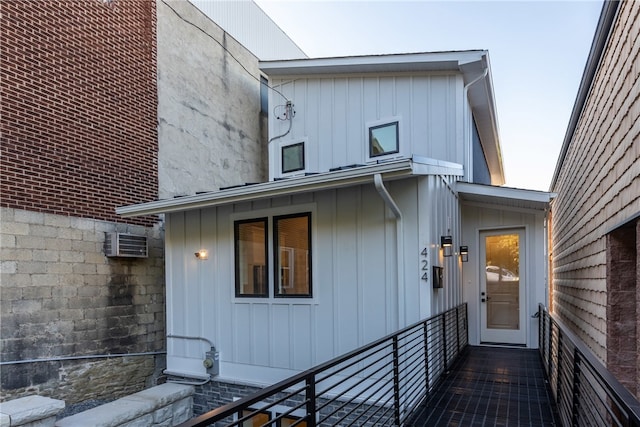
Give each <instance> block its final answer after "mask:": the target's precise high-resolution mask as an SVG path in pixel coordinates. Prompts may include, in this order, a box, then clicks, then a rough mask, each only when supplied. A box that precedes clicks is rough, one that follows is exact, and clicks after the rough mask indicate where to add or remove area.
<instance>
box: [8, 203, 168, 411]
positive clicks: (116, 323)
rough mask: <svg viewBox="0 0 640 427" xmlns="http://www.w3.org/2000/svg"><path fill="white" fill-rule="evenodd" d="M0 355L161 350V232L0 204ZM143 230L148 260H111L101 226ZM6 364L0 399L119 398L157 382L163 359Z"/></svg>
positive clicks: (10, 357)
mask: <svg viewBox="0 0 640 427" xmlns="http://www.w3.org/2000/svg"><path fill="white" fill-rule="evenodd" d="M0 215H1V217H2V222H1V224H0V232H1V234H0V243H1V247H0V271H1V272H2V275H1V277H0V279H1V280H2V288H1V289H0V313H1V314H0V316H1V317H0V360H2V362H5V363H6V362H14V361H22V362H24V361H28V360H33V359H51V358H54V359H55V358H59V357H74V356H75V357H77V356H80V357H82V356H86V355H91V356H94V355H108V354H122V353H154V352H158V351H162V350H164V335H165V327H164V324H165V321H164V262H163V235H164V233H163V230H162V228H161V227H160V226H159V225H157V226H156V227H153V228H151V227H143V226H139V225H131V224H115V223H112V222H107V221H100V220H93V219H88V218H77V217H69V216H62V215H54V214H45V213H41V212H33V211H26V210H20V209H12V208H0ZM109 231H120V232H129V233H135V234H140V235H146V236H147V238H148V244H149V258H144V259H119V258H107V257H106V256H105V255H104V253H103V244H104V239H105V232H109ZM158 356H160V358H159V359H157V358H156V355H153V354H151V355H149V356H147V357H128V358H115V359H77V360H68V361H55V362H29V363H21V364H9V365H6V366H2V369H1V370H0V389H2V396H1V398H0V400H6V399H10V398H13V397H18V396H22V395H26V394H30V393H39V394H42V395H45V396H49V397H53V398H57V399H62V400H66V401H67V404H70V403H74V402H78V401H83V400H85V399H99V398H116V397H120V396H122V395H125V394H129V393H133V392H136V391H139V390H141V389H142V388H144V387H145V386H146V385H151V384H153V381H154V378H155V377H157V374H156V373H155V372H156V370H159V369H161V368H162V366H156V362H157V363H158V364H160V365H161V364H162V363H163V360H162V358H163V356H162V355H158Z"/></svg>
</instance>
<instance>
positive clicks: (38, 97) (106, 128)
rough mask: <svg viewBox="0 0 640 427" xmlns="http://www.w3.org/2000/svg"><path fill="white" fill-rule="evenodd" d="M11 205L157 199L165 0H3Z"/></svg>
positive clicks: (40, 207) (4, 147)
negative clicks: (160, 5) (159, 13)
mask: <svg viewBox="0 0 640 427" xmlns="http://www.w3.org/2000/svg"><path fill="white" fill-rule="evenodd" d="M0 13H1V14H2V30H1V31H0V54H1V61H0V64H1V65H0V66H1V70H2V79H0V95H1V97H2V104H1V107H0V131H1V135H2V136H1V144H0V154H1V155H2V163H1V165H0V191H1V193H2V198H1V200H0V205H1V206H6V207H12V208H18V209H28V210H32V211H37V212H49V213H56V214H62V215H73V216H77V217H89V218H96V219H103V220H117V221H120V222H130V223H137V224H146V225H151V224H153V223H154V222H156V221H157V219H156V218H133V219H127V220H124V219H122V218H117V217H116V215H115V212H114V208H115V207H116V206H120V205H127V204H133V203H138V202H142V201H149V200H155V199H156V197H157V194H158V184H157V182H158V179H157V151H158V143H157V120H156V114H157V113H156V109H157V90H156V87H157V84H156V58H155V57H156V18H155V2H154V1H143V0H131V1H123V0H110V1H106V0H75V1H65V0H42V1H18V0H16V1H2V2H0Z"/></svg>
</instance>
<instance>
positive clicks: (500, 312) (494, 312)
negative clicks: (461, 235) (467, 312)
mask: <svg viewBox="0 0 640 427" xmlns="http://www.w3.org/2000/svg"><path fill="white" fill-rule="evenodd" d="M523 240H524V231H523V230H509V231H503V230H501V231H498V232H483V233H481V243H482V248H481V249H482V254H481V257H482V258H481V259H482V261H483V263H482V267H483V269H482V271H481V272H480V274H481V280H480V281H481V292H480V301H481V310H480V311H481V316H482V319H481V322H482V328H481V334H482V337H481V338H482V341H483V342H494V343H508V344H524V343H525V342H526V341H525V331H524V319H523V315H524V311H525V310H523V309H522V307H524V304H523V303H524V295H525V293H524V281H523V280H522V276H523V274H521V272H523V271H524V270H523V259H524V257H523V253H522V252H523V251H522V248H523V247H524V245H523V244H522V243H523Z"/></svg>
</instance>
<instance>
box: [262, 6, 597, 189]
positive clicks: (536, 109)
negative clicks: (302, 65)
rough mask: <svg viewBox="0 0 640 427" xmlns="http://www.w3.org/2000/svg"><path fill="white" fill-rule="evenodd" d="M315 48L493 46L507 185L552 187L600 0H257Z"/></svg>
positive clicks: (320, 53) (363, 50)
mask: <svg viewBox="0 0 640 427" xmlns="http://www.w3.org/2000/svg"><path fill="white" fill-rule="evenodd" d="M255 2H256V3H257V4H258V5H259V6H260V7H261V8H262V10H264V11H265V12H266V13H267V14H268V15H269V16H270V17H271V19H272V20H273V21H274V22H275V23H276V24H278V25H279V26H280V28H282V30H284V32H285V33H287V34H288V35H289V37H290V38H291V39H292V40H293V41H294V42H296V44H297V45H298V46H299V47H300V48H301V49H302V50H303V51H304V52H305V53H306V54H307V55H308V56H309V57H311V58H317V57H333V56H349V55H369V54H372V55H373V54H390V53H413V52H435V51H450V50H468V49H485V50H488V51H489V59H490V64H491V73H492V79H493V87H494V92H495V96H496V107H497V112H498V126H499V132H500V143H501V146H502V155H503V161H504V169H505V177H506V184H505V185H507V186H509V187H517V188H527V189H532V190H543V191H547V190H549V184H550V182H551V178H552V176H553V172H554V169H555V166H556V162H557V159H558V154H559V152H560V148H561V147H562V142H563V140H564V136H565V133H566V130H567V124H568V122H569V117H570V115H571V110H572V109H573V104H574V101H575V98H576V95H577V92H578V86H579V84H580V80H581V78H582V73H583V71H584V66H585V64H586V60H587V56H588V54H589V49H590V48H591V42H592V40H593V36H594V33H595V29H596V26H597V23H598V19H599V17H600V11H601V9H602V1H601V0H586V1H513V0H512V1H480V0H474V1H453V0H451V1H431V0H414V1H376V0H367V1H363V0H340V1H328V0H255Z"/></svg>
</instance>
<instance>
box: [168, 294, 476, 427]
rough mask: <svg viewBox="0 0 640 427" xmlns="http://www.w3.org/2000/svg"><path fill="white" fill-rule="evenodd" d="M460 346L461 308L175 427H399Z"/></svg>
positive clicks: (464, 327) (464, 336)
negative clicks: (298, 426)
mask: <svg viewBox="0 0 640 427" xmlns="http://www.w3.org/2000/svg"><path fill="white" fill-rule="evenodd" d="M467 344H468V321H467V305H466V304H462V305H459V306H458V307H455V308H453V309H450V310H448V311H446V312H444V313H441V314H439V315H437V316H434V317H431V318H429V319H426V320H423V321H421V322H418V323H416V324H414V325H412V326H409V327H406V328H404V329H402V330H400V331H398V332H396V333H394V334H392V335H389V336H387V337H384V338H381V339H379V340H377V341H374V342H372V343H370V344H368V345H366V346H364V347H361V348H359V349H357V350H354V351H352V352H350V353H347V354H345V355H343V356H341V357H338V358H335V359H333V360H330V361H328V362H326V363H323V364H321V365H318V366H316V367H314V368H312V369H309V370H307V371H305V372H301V373H300V374H298V375H295V376H293V377H291V378H289V379H286V380H284V381H281V382H279V383H277V384H275V385H272V386H270V387H267V388H265V389H263V390H261V391H259V392H258V393H256V394H252V395H249V396H246V397H245V398H243V399H240V400H237V401H235V402H232V403H229V404H227V405H225V406H222V407H219V408H217V409H214V410H212V411H210V412H207V413H206V414H203V415H201V416H199V417H196V418H193V419H192V420H189V421H187V422H185V423H183V424H181V425H180V427H194V426H209V425H216V426H221V425H223V426H239V425H243V423H245V422H247V421H251V423H252V424H251V425H262V426H277V425H289V426H294V425H300V426H309V427H314V426H334V425H340V426H349V425H357V426H380V425H384V426H401V425H403V424H404V423H405V422H406V421H407V419H408V418H409V417H410V416H411V412H412V411H413V410H414V409H415V408H416V407H417V406H418V405H419V404H420V403H422V401H423V400H424V399H425V397H426V396H427V395H428V393H429V392H430V391H431V390H432V389H433V388H434V387H435V386H436V385H437V383H438V382H439V379H440V376H441V375H442V374H443V373H445V372H447V370H448V369H449V367H450V366H451V365H452V364H453V362H454V361H455V359H456V358H457V357H458V355H459V354H460V353H461V351H462V350H463V349H464V348H465V347H466V346H467ZM258 420H260V421H258ZM285 421H286V422H287V423H286V424H285V423H284V422H285Z"/></svg>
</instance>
